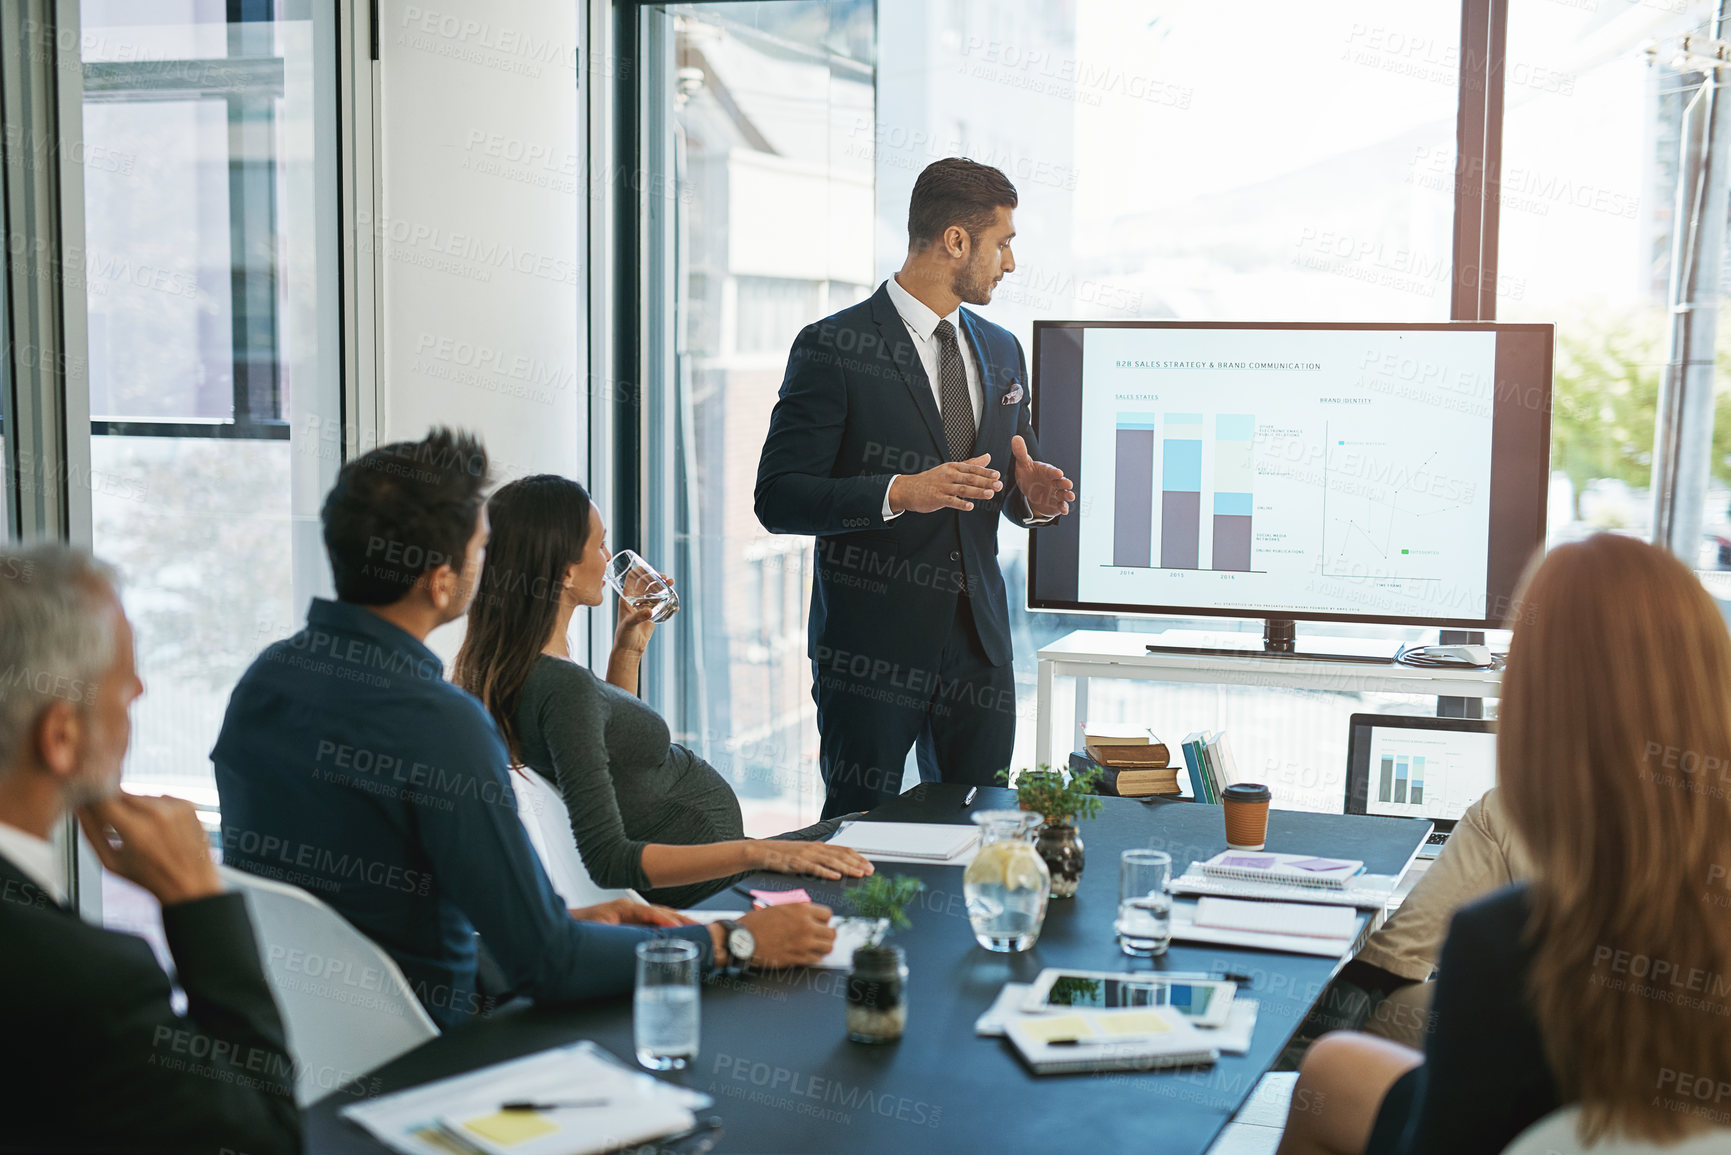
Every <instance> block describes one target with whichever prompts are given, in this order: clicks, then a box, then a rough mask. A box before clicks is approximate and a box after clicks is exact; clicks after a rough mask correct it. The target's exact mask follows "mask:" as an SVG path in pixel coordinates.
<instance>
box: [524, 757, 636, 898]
mask: <svg viewBox="0 0 1731 1155" xmlns="http://www.w3.org/2000/svg"><path fill="white" fill-rule="evenodd" d="M511 786H512V787H513V788H514V789H515V790H516V791H517V817H518V818H519V819H520V820H521V821H522V823H523V829H524V830H526V831H528V833H529V842H530V844H531V845H533V846H534V847H535V853H536V854H539V855H540V856H541V865H542V866H543V867H545V868H546V871H547V877H548V878H549V879H551V880H552V882H553V889H554V890H556V891H558V892H559V896H560V897H561V898H563V899H564V900H565V905H566V906H567V907H572V908H575V907H583V906H594V905H595V904H596V903H600V902H608V901H611V900H612V899H615V898H629V899H631V900H632V901H633V902H644V901H646V900H645V899H644V897H643V896H642V895H641V894H638V893H637V892H636V891H635V890H631V889H629V888H626V889H624V890H609V889H607V888H605V887H602V886H598V885H596V882H595V880H594V879H593V878H591V877H590V876H589V868H588V867H586V866H584V865H583V855H582V853H581V852H579V851H578V849H577V838H576V836H575V835H573V834H572V833H571V812H570V811H569V810H567V809H565V799H563V798H561V797H560V796H559V791H558V790H557V789H556V788H554V786H553V784H552V783H551V782H548V781H547V780H546V779H545V778H543V777H541V776H540V775H539V774H537V773H535V772H534V771H533V770H512V771H511Z"/></svg>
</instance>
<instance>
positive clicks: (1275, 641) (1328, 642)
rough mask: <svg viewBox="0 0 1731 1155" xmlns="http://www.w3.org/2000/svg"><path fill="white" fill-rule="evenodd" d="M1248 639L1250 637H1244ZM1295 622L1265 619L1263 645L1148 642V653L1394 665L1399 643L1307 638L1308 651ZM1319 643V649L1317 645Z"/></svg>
mask: <svg viewBox="0 0 1731 1155" xmlns="http://www.w3.org/2000/svg"><path fill="white" fill-rule="evenodd" d="M1188 632H1190V631H1185V630H1168V631H1166V633H1165V634H1163V635H1162V636H1163V637H1170V636H1172V635H1174V634H1180V635H1181V634H1184V633H1188ZM1208 637H1209V640H1211V641H1212V640H1218V639H1219V638H1220V635H1218V634H1214V635H1208ZM1245 640H1246V641H1247V642H1248V641H1249V638H1248V637H1247V638H1246V639H1245ZM1297 641H1298V634H1297V624H1296V623H1295V622H1294V621H1293V620H1292V619H1291V618H1268V619H1266V621H1265V624H1264V625H1263V629H1262V648H1261V649H1257V648H1255V647H1254V646H1252V645H1244V646H1219V645H1166V644H1163V643H1159V642H1149V643H1148V647H1147V648H1148V652H1149V653H1150V654H1194V655H1198V656H1202V657H1211V658H1295V659H1298V660H1300V661H1307V662H1359V663H1362V664H1365V665H1372V666H1389V665H1393V664H1394V660H1395V653H1396V652H1397V651H1398V649H1399V643H1398V642H1384V641H1380V640H1378V639H1375V638H1327V639H1324V638H1307V639H1305V641H1306V644H1308V645H1310V646H1311V647H1313V648H1312V649H1310V650H1300V649H1299V648H1298V644H1297ZM1319 644H1321V645H1322V648H1320V649H1318V648H1316V647H1317V646H1318V645H1319Z"/></svg>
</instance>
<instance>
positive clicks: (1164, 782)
mask: <svg viewBox="0 0 1731 1155" xmlns="http://www.w3.org/2000/svg"><path fill="white" fill-rule="evenodd" d="M1082 737H1083V740H1084V741H1085V742H1086V743H1087V746H1086V748H1085V749H1083V750H1078V751H1076V752H1075V753H1074V754H1071V755H1070V768H1071V770H1086V769H1098V770H1099V771H1100V780H1099V784H1098V786H1097V787H1096V789H1097V790H1099V792H1100V793H1101V794H1109V795H1113V796H1115V797H1119V798H1146V797H1149V796H1150V795H1155V794H1179V793H1181V790H1180V789H1179V786H1178V767H1176V766H1173V765H1171V761H1172V751H1171V750H1169V749H1167V747H1166V743H1164V742H1162V741H1161V740H1160V739H1159V738H1157V737H1155V736H1154V732H1153V731H1152V730H1150V729H1149V728H1148V727H1146V726H1126V725H1094V724H1090V725H1084V726H1083V727H1082Z"/></svg>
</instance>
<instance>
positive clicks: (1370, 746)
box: [1346, 714, 1497, 829]
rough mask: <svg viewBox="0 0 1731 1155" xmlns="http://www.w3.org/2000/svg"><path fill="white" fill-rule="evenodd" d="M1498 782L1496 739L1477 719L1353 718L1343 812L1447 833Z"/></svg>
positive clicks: (1486, 724)
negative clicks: (1426, 824)
mask: <svg viewBox="0 0 1731 1155" xmlns="http://www.w3.org/2000/svg"><path fill="white" fill-rule="evenodd" d="M1496 783H1497V736H1496V734H1495V732H1494V731H1493V730H1492V729H1491V724H1490V723H1489V722H1486V721H1484V720H1483V719H1480V718H1424V717H1406V716H1400V715H1393V714H1354V715H1353V716H1352V737H1351V740H1350V741H1349V743H1348V746H1347V778H1346V812H1347V813H1348V814H1386V815H1390V816H1393V817H1397V818H1429V819H1430V820H1431V821H1433V822H1435V823H1436V824H1437V826H1438V827H1439V828H1440V829H1446V828H1448V827H1452V826H1453V825H1454V823H1456V822H1458V821H1459V820H1460V817H1461V815H1462V814H1465V813H1466V810H1467V807H1469V806H1471V805H1472V804H1473V803H1474V802H1477V801H1478V800H1479V798H1480V796H1482V795H1483V794H1484V792H1485V791H1486V790H1489V789H1490V788H1491V787H1492V786H1495V785H1496Z"/></svg>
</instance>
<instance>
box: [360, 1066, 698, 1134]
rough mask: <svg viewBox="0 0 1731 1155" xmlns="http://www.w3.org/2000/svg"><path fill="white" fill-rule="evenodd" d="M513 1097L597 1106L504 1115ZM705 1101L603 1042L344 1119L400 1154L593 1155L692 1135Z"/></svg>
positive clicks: (423, 1089)
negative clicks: (632, 1064)
mask: <svg viewBox="0 0 1731 1155" xmlns="http://www.w3.org/2000/svg"><path fill="white" fill-rule="evenodd" d="M514 1100H527V1101H532V1102H545V1103H549V1104H551V1103H559V1102H571V1101H584V1102H589V1101H597V1100H599V1101H600V1102H599V1103H598V1105H596V1106H589V1107H572V1108H550V1109H547V1110H536V1111H502V1110H500V1107H501V1105H502V1104H504V1103H507V1102H511V1101H514ZM711 1102H713V1100H711V1099H710V1098H709V1097H708V1096H707V1095H703V1094H700V1093H698V1092H696V1091H689V1090H686V1089H685V1088H683V1087H675V1086H673V1085H672V1084H669V1083H663V1082H661V1081H660V1080H658V1079H655V1078H653V1077H652V1076H650V1075H646V1074H644V1073H642V1072H640V1071H634V1070H632V1069H631V1068H629V1067H626V1066H625V1065H624V1064H622V1063H620V1062H619V1060H617V1059H615V1058H614V1057H613V1056H612V1055H610V1054H608V1053H607V1052H606V1051H605V1050H603V1049H602V1048H600V1047H599V1046H597V1045H596V1044H594V1043H592V1042H589V1041H588V1040H584V1041H582V1042H579V1043H573V1044H571V1045H570V1046H566V1047H556V1048H554V1049H553V1050H550V1051H542V1052H540V1053H539V1054H535V1055H529V1056H526V1057H525V1058H521V1059H513V1060H511V1061H510V1062H507V1063H497V1064H494V1065H493V1066H491V1067H483V1068H481V1069H480V1070H478V1071H470V1072H468V1073H467V1074H463V1075H457V1076H454V1077H452V1078H449V1079H440V1080H439V1081H438V1082H434V1083H428V1084H426V1085H424V1086H420V1087H415V1088H413V1089H411V1090H408V1091H400V1092H398V1093H396V1094H394V1095H385V1096H383V1097H381V1098H378V1099H373V1100H371V1101H369V1102H365V1103H355V1104H353V1105H351V1106H347V1107H344V1108H343V1109H342V1111H341V1114H342V1115H343V1116H344V1117H346V1118H348V1119H350V1120H352V1121H353V1122H355V1123H358V1124H360V1125H361V1126H362V1127H364V1128H366V1129H367V1130H368V1131H369V1132H371V1133H372V1134H373V1136H374V1137H375V1138H377V1139H378V1140H379V1141H380V1142H381V1143H383V1144H385V1145H386V1146H387V1147H389V1148H391V1150H393V1151H400V1152H402V1153H403V1155H450V1152H452V1151H453V1150H457V1151H476V1152H482V1153H483V1155H505V1153H508V1155H591V1153H593V1152H601V1151H609V1150H612V1149H613V1148H615V1147H623V1146H628V1145H630V1144H633V1143H642V1142H645V1141H646V1140H649V1139H655V1138H659V1137H661V1136H663V1135H672V1134H674V1133H676V1132H679V1131H685V1130H689V1129H690V1128H691V1127H692V1126H693V1124H694V1123H695V1122H696V1116H695V1115H693V1114H692V1112H693V1111H694V1110H700V1109H702V1108H704V1107H707V1106H709V1105H710V1103H711Z"/></svg>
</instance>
